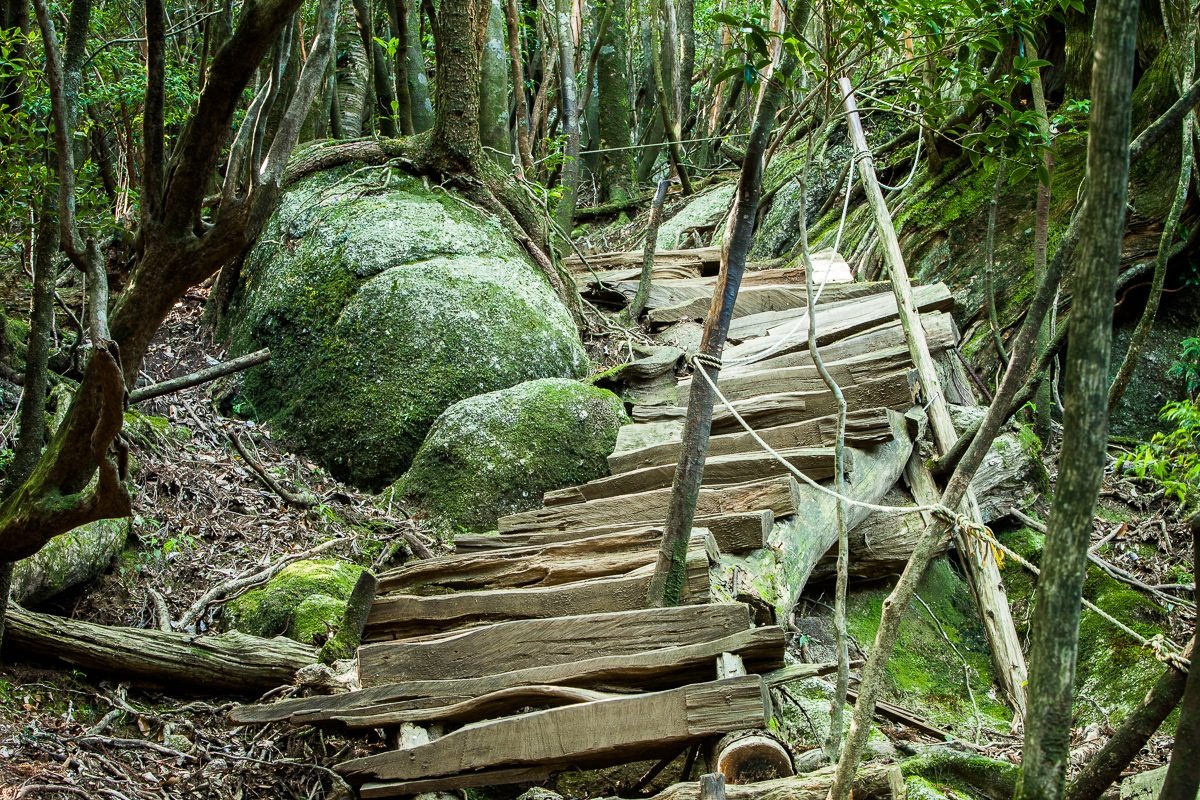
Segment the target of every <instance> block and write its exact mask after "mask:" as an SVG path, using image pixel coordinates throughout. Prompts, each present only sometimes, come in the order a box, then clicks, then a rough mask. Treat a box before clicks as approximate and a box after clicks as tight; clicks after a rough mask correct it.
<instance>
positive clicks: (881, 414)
mask: <svg viewBox="0 0 1200 800" xmlns="http://www.w3.org/2000/svg"><path fill="white" fill-rule="evenodd" d="M641 260H642V257H641V253H640V252H635V253H612V254H603V255H598V256H589V257H588V258H587V262H586V263H584V261H582V260H579V259H577V260H575V261H574V262H569V264H570V265H571V268H572V269H573V270H574V271H575V272H576V273H577V278H578V279H579V283H580V285H581V287H582V288H581V290H582V291H583V292H584V293H585V294H587V295H588V296H589V297H590V298H591V299H592V300H594V301H599V302H603V303H608V304H610V305H613V306H617V307H623V306H624V305H625V304H627V303H628V302H629V300H630V298H631V297H632V296H633V293H634V292H635V291H636V287H637V281H638V277H639V273H640V270H641ZM719 262H720V252H719V250H718V249H717V248H702V249H694V250H677V251H666V252H663V253H659V254H658V255H657V257H656V261H655V264H654V269H653V272H652V277H653V281H652V285H651V290H650V302H649V303H648V306H647V307H648V309H649V311H648V320H649V322H650V325H651V327H655V326H661V325H666V324H671V323H674V322H677V321H680V320H698V319H702V318H703V317H704V315H705V313H706V312H707V307H708V304H709V303H710V301H711V299H712V294H713V291H714V288H715V285H716V279H715V277H713V276H715V274H716V271H717V268H718V265H719ZM818 269H819V270H820V272H819V275H818V276H814V277H816V278H817V279H818V280H817V282H818V283H821V284H823V288H822V292H821V295H820V297H819V300H818V303H817V304H816V309H815V312H816V313H815V316H816V320H817V336H816V340H817V346H818V348H819V352H820V355H821V357H822V360H823V361H824V363H825V364H826V366H827V367H828V371H829V373H830V374H831V375H832V376H833V378H834V379H835V380H836V381H837V382H838V384H839V386H840V387H841V390H842V393H843V395H844V396H845V397H846V399H847V401H848V403H849V415H848V418H847V424H846V428H845V432H844V443H845V445H846V448H847V456H846V460H845V466H846V469H847V472H848V474H847V478H848V480H847V484H846V485H847V493H848V494H849V495H850V496H851V497H852V498H853V499H855V500H860V501H863V502H864V503H871V504H873V503H880V502H882V503H884V504H887V505H903V504H906V503H911V499H910V497H909V495H907V494H905V493H904V490H903V489H902V488H899V487H898V486H897V484H898V482H900V481H902V480H903V476H904V474H905V467H906V465H908V464H909V462H910V459H918V460H919V459H920V454H919V451H918V450H917V449H916V448H915V442H916V440H917V439H918V438H919V436H920V435H921V433H922V431H923V428H924V416H923V414H922V412H921V405H922V404H923V403H924V402H925V398H922V397H921V396H920V394H921V393H920V388H919V386H918V385H917V384H916V382H915V380H914V378H913V365H912V362H911V360H910V356H909V350H908V347H907V343H906V341H905V337H904V334H903V331H902V330H901V327H900V323H899V319H898V313H897V307H896V302H895V299H894V297H893V294H892V292H891V288H890V286H889V285H888V284H863V283H851V282H850V275H849V271H848V270H847V269H846V268H845V262H843V261H841V260H840V259H839V258H837V257H836V256H834V255H833V254H826V255H825V256H824V257H823V258H821V259H818ZM915 295H916V302H917V305H918V306H919V308H920V309H921V311H922V314H923V317H922V324H923V326H924V328H925V330H926V333H927V336H928V340H929V347H930V349H931V350H932V352H933V353H934V354H935V356H937V357H939V358H941V359H942V365H941V366H942V368H944V369H945V370H946V371H947V374H949V375H955V374H956V372H955V369H956V366H957V365H956V363H955V362H954V361H953V360H952V359H950V358H948V357H947V356H946V354H948V353H951V352H952V351H953V348H954V347H955V346H956V344H957V342H958V332H957V330H956V329H955V327H954V324H953V322H952V320H951V319H950V316H949V314H948V313H947V312H948V311H949V310H950V308H951V306H952V305H953V300H952V298H951V296H950V293H949V291H948V290H947V289H946V287H945V286H943V285H940V284H937V285H933V286H923V287H917V289H916V290H915ZM734 317H735V319H734V326H733V332H732V335H731V338H732V340H733V342H734V345H733V346H732V347H730V348H729V349H728V350H727V351H726V354H725V360H726V364H725V366H724V367H723V368H722V370H721V372H720V376H719V379H718V380H719V384H718V385H719V387H720V389H721V392H722V393H723V394H724V395H725V397H726V398H727V400H728V403H729V406H732V408H729V407H727V406H726V405H725V404H724V403H721V404H718V406H717V407H716V408H715V409H714V414H713V428H712V433H713V435H712V437H711V438H710V440H709V447H708V452H707V461H706V466H705V471H704V479H703V483H702V486H701V488H700V493H699V498H698V500H697V506H696V513H695V519H694V522H693V526H694V527H693V531H692V535H691V538H690V540H689V546H688V551H687V559H686V581H685V586H684V589H683V605H680V606H678V607H675V608H649V607H647V599H646V595H647V589H648V586H649V582H650V578H651V575H652V573H653V570H654V566H655V562H656V559H657V556H658V550H659V546H660V542H661V539H662V534H663V526H664V523H665V521H666V516H667V508H668V505H669V503H670V499H671V483H672V480H673V475H674V471H675V464H676V462H677V461H678V458H679V453H680V449H681V437H682V430H683V420H684V416H685V415H686V413H687V403H688V397H689V391H690V382H691V380H692V379H691V378H688V377H683V378H682V380H681V379H680V373H681V372H683V371H685V370H686V357H685V356H686V354H685V353H684V352H683V351H682V350H680V349H678V348H674V347H667V346H662V347H651V348H647V349H646V350H645V351H644V354H643V357H642V358H639V359H637V360H635V361H633V362H632V363H630V364H626V365H624V366H623V367H622V368H620V369H618V370H614V371H611V372H610V373H608V374H607V379H608V380H610V381H613V382H615V383H619V384H621V388H622V390H623V391H624V392H625V396H626V398H627V399H628V400H630V401H631V403H630V404H631V406H632V417H633V419H634V424H630V425H626V426H625V427H623V428H622V429H621V430H620V432H619V434H618V437H617V442H616V447H615V450H614V452H613V453H612V454H611V455H610V456H609V457H608V465H609V469H610V473H611V474H610V475H609V476H607V477H604V478H600V479H598V480H594V481H590V482H588V483H585V484H582V485H579V486H571V487H566V488H563V489H557V490H554V491H550V492H547V493H546V494H545V496H544V498H543V505H542V507H541V508H537V509H533V510H530V511H525V512H521V513H518V514H510V515H508V516H505V517H501V518H500V520H499V522H498V531H497V532H496V533H494V534H490V535H469V536H460V537H458V538H457V540H456V541H455V551H454V552H453V553H451V554H449V555H444V556H439V557H436V558H430V559H426V560H423V561H417V562H414V563H411V564H406V565H404V566H402V567H398V568H396V569H393V570H391V571H390V572H386V573H384V574H383V575H381V576H379V581H378V594H377V596H376V597H375V600H374V603H373V604H372V606H371V609H370V612H369V614H368V617H367V621H366V627H365V630H364V634H363V642H364V644H363V645H362V646H361V647H360V648H359V650H358V657H357V669H358V683H359V685H360V686H361V688H359V689H357V690H356V691H352V692H348V693H344V694H337V695H330V696H322V697H307V698H295V699H289V700H284V701H280V702H275V703H271V704H263V705H254V706H243V707H241V708H238V709H235V710H234V712H233V714H232V716H233V719H234V720H235V721H237V722H239V723H242V724H258V723H266V722H280V721H286V722H290V723H292V724H314V725H329V726H336V727H337V728H339V729H343V730H347V729H349V730H365V729H385V730H389V731H392V732H394V735H393V736H392V737H391V739H390V740H389V741H392V742H393V743H396V742H398V743H399V745H400V746H399V747H395V748H394V749H391V750H388V751H386V752H378V753H374V754H369V755H365V756H363V757H361V758H355V759H352V760H350V761H346V762H344V763H342V764H340V765H338V767H337V769H338V771H339V772H340V773H341V774H342V775H343V776H345V777H346V779H347V780H348V781H350V782H351V783H352V784H354V785H356V786H358V787H359V791H360V793H361V796H362V797H393V796H400V795H409V794H419V793H424V792H437V791H449V790H456V789H465V788H469V787H477V786H487V785H497V784H510V783H533V782H539V781H543V780H545V779H547V778H549V777H550V776H552V775H553V774H554V773H555V772H557V771H560V770H563V769H568V768H570V769H578V768H588V767H599V766H608V765H615V764H619V763H623V762H627V761H643V760H645V759H648V758H670V757H672V756H674V755H676V754H678V753H680V752H681V751H682V750H683V749H685V748H688V747H695V748H696V752H705V753H708V754H709V756H710V759H709V760H710V762H711V763H710V765H709V767H710V769H714V768H715V769H721V770H723V772H724V773H725V775H726V778H727V779H729V780H731V781H735V780H736V779H737V776H738V775H739V774H740V771H739V770H740V767H738V764H746V763H750V762H753V763H755V764H760V765H761V764H771V765H774V766H773V767H772V769H774V770H776V774H779V775H786V774H790V769H791V764H790V758H789V756H788V753H787V751H786V749H785V748H783V747H781V746H780V745H779V743H778V742H776V741H775V740H774V739H773V738H772V737H771V735H770V734H768V733H767V732H766V731H765V730H764V729H765V727H766V720H767V719H768V718H769V717H770V713H771V711H770V699H769V694H768V692H767V688H768V687H769V686H770V685H775V684H776V683H778V682H782V681H784V680H787V679H788V676H793V677H794V676H795V675H798V674H800V673H801V672H804V673H805V674H810V675H812V674H818V672H819V670H820V669H821V668H819V667H817V666H816V665H797V664H792V665H789V666H787V667H786V668H785V667H784V628H785V627H786V626H788V625H789V624H791V623H792V620H791V610H792V605H793V604H794V602H795V601H796V598H797V597H798V596H799V594H800V592H801V591H802V590H803V588H804V587H805V585H806V584H807V583H808V581H810V580H813V579H816V580H825V579H828V578H829V577H830V575H831V566H830V563H831V562H830V560H829V559H830V553H829V551H830V548H831V547H832V546H833V545H834V544H835V542H836V538H837V525H836V522H835V520H836V502H835V500H834V499H833V498H832V497H831V496H830V495H829V494H828V492H824V491H821V490H819V489H817V488H814V484H816V483H818V482H819V483H823V484H826V485H828V484H830V483H831V482H832V478H833V476H834V468H835V467H834V457H833V450H834V446H835V444H836V442H837V438H838V437H837V421H836V416H835V415H836V411H837V406H836V404H835V403H834V401H833V398H832V396H831V394H830V392H829V390H828V387H827V386H826V385H825V383H824V381H823V380H822V378H821V377H820V376H819V375H818V374H817V370H816V366H815V364H814V358H813V354H812V353H811V352H810V351H809V349H808V326H809V323H810V320H809V318H808V310H807V294H806V289H805V275H804V273H803V270H798V269H795V268H784V269H779V268H766V269H761V270H758V271H753V272H749V273H747V278H746V281H745V286H744V288H743V289H742V292H741V294H740V295H739V298H738V304H737V306H736V308H735V312H734ZM959 371H960V372H961V369H959ZM947 383H948V384H949V385H964V386H965V385H966V381H965V380H956V381H948V382H947ZM968 391H969V390H968ZM735 411H736V414H735V413H734V412H735ZM746 425H749V426H750V427H751V428H752V431H748V430H746V427H745V426H746ZM764 445H766V446H767V447H770V448H771V449H772V450H774V451H775V452H774V453H769V452H767V450H766V449H765V448H764ZM848 524H849V526H850V528H851V534H850V543H851V548H852V555H851V564H852V573H853V574H856V575H861V576H864V577H877V576H879V575H882V574H887V573H888V572H891V571H894V570H895V569H896V568H897V565H898V564H899V563H900V562H902V561H903V560H904V559H906V558H907V556H908V554H909V553H910V552H911V549H912V543H913V541H914V539H915V537H916V535H917V534H918V533H919V532H920V529H921V525H922V522H921V519H920V517H916V516H896V517H891V516H882V515H880V514H875V513H871V510H870V509H869V508H866V507H860V506H853V507H851V509H850V512H849V519H848ZM748 555H753V556H754V557H753V558H744V556H748ZM751 562H753V563H757V564H760V565H766V567H765V569H766V573H765V574H760V575H757V576H752V577H753V580H749V581H748V580H747V576H746V575H745V574H744V572H745V571H744V569H742V568H741V566H737V567H734V568H732V569H729V568H728V567H729V565H730V564H737V565H745V564H748V563H751ZM764 581H765V582H766V583H769V584H774V585H773V586H772V587H771V589H772V591H771V592H770V595H771V597H772V598H773V600H774V608H773V609H772V608H770V607H769V606H768V604H767V603H765V602H764V601H763V597H762V596H761V595H756V591H757V590H761V588H762V586H763V585H764ZM743 583H744V584H745V585H743ZM721 598H735V599H737V600H739V601H742V600H744V601H746V602H721V601H720V599H721ZM752 608H753V613H752ZM414 726H427V727H428V730H425V729H422V728H419V727H414ZM414 731H415V732H416V733H414ZM686 777H687V776H685V779H686Z"/></svg>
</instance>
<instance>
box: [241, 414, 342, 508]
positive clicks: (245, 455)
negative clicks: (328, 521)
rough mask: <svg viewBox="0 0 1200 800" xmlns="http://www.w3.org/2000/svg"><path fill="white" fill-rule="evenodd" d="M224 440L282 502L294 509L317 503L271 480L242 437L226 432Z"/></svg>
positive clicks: (303, 493)
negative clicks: (227, 441) (225, 439)
mask: <svg viewBox="0 0 1200 800" xmlns="http://www.w3.org/2000/svg"><path fill="white" fill-rule="evenodd" d="M225 438H227V439H228V440H229V443H230V444H232V445H233V447H234V449H235V450H237V451H238V455H240V456H241V457H242V460H243V461H245V462H246V463H247V464H248V465H249V466H250V469H252V470H254V474H255V475H257V476H258V478H259V480H261V481H262V482H263V484H265V485H266V487H267V488H268V489H270V490H271V491H272V492H274V493H275V494H277V495H279V497H280V499H282V500H283V502H285V503H287V504H288V505H289V506H294V507H296V508H312V507H313V506H315V505H316V504H317V503H318V502H319V501H318V500H317V498H316V497H314V496H313V495H312V494H310V493H308V492H301V493H299V494H297V493H296V492H293V491H291V490H290V489H287V488H285V487H284V486H283V485H282V484H280V483H279V481H277V480H275V479H274V478H272V477H271V473H269V472H267V470H266V468H265V467H263V465H262V464H260V463H259V461H258V459H256V458H254V457H253V456H252V455H250V451H249V450H247V449H246V445H245V444H243V442H242V437H241V436H240V435H238V434H236V433H228V432H226V433H225Z"/></svg>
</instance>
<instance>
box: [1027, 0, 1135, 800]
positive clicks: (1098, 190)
mask: <svg viewBox="0 0 1200 800" xmlns="http://www.w3.org/2000/svg"><path fill="white" fill-rule="evenodd" d="M1137 14H1138V3H1137V2H1136V0H1101V2H1100V3H1099V4H1098V6H1097V11H1096V25H1095V33H1094V35H1093V42H1094V47H1095V53H1096V55H1095V60H1094V62H1093V67H1092V113H1091V119H1090V126H1089V139H1088V194H1087V205H1088V210H1087V212H1086V215H1087V216H1086V220H1085V222H1084V233H1083V235H1082V245H1083V249H1082V254H1081V259H1080V261H1081V263H1080V265H1079V267H1078V268H1077V271H1076V275H1075V282H1074V287H1073V289H1074V290H1073V298H1074V299H1073V303H1072V311H1071V333H1070V342H1069V349H1068V352H1067V359H1066V370H1067V373H1066V386H1067V391H1066V396H1065V398H1064V400H1065V403H1066V415H1065V418H1064V426H1063V445H1062V457H1061V460H1060V464H1059V478H1058V486H1057V487H1056V491H1055V495H1054V504H1053V506H1052V509H1051V513H1050V535H1049V536H1047V537H1046V550H1045V554H1044V557H1043V560H1042V565H1043V570H1042V575H1041V579H1040V580H1039V581H1038V587H1037V593H1036V597H1035V600H1034V615H1033V621H1032V625H1031V632H1030V637H1029V640H1030V659H1029V661H1030V664H1031V665H1032V669H1031V670H1030V676H1029V703H1030V706H1031V707H1032V708H1037V709H1039V713H1038V714H1035V715H1032V716H1030V717H1029V718H1028V719H1027V721H1026V729H1025V742H1024V748H1023V751H1022V770H1021V778H1020V782H1019V784H1018V787H1017V792H1016V795H1015V797H1016V798H1018V800H1024V799H1025V798H1029V799H1030V800H1033V799H1034V798H1039V799H1040V798H1052V797H1060V796H1061V795H1062V792H1063V787H1064V783H1065V780H1066V767H1067V758H1068V755H1069V745H1070V741H1069V740H1070V732H1071V704H1072V700H1073V689H1074V678H1075V662H1076V658H1077V655H1078V644H1079V642H1078V637H1079V614H1080V604H1081V599H1082V592H1083V579H1084V574H1085V572H1086V570H1087V550H1088V546H1089V545H1090V544H1091V532H1092V514H1093V512H1094V510H1095V505H1096V498H1097V493H1098V491H1099V488H1100V480H1101V478H1102V477H1103V471H1104V456H1105V447H1106V445H1107V425H1108V414H1107V403H1106V395H1107V390H1108V362H1109V355H1110V351H1111V344H1112V313H1113V307H1112V295H1113V287H1114V284H1115V283H1116V278H1117V267H1118V264H1119V262H1120V256H1121V241H1122V239H1123V237H1124V232H1125V202H1126V194H1127V184H1128V175H1129V148H1128V142H1129V128H1130V108H1131V103H1130V95H1131V91H1132V87H1131V84H1132V73H1133V57H1134V53H1135V46H1136V30H1137Z"/></svg>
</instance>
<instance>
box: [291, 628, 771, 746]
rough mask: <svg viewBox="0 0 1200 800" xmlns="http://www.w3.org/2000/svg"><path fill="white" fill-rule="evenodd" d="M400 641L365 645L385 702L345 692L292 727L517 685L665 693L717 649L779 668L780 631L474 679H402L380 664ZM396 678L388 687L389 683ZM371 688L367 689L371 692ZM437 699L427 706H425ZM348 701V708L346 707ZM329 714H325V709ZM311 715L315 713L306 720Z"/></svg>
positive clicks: (703, 668)
mask: <svg viewBox="0 0 1200 800" xmlns="http://www.w3.org/2000/svg"><path fill="white" fill-rule="evenodd" d="M576 637H577V638H580V639H586V640H587V639H592V634H590V632H589V631H587V630H582V631H576ZM401 646H403V645H402V644H400V643H395V644H378V645H371V648H372V651H373V652H372V655H371V657H370V660H368V661H367V662H365V663H368V664H370V666H371V669H370V681H368V686H380V687H384V686H390V688H389V694H390V696H391V698H392V699H390V700H386V699H376V700H372V702H362V700H359V699H356V698H358V693H356V692H355V693H350V694H347V696H346V697H347V698H348V699H347V706H346V708H337V706H334V705H326V706H324V708H322V709H319V710H317V711H312V710H310V711H305V712H301V715H300V716H295V717H294V720H295V721H296V722H312V721H314V720H318V718H319V720H331V718H334V716H353V715H374V714H380V712H386V711H391V710H400V709H414V708H426V709H428V708H436V706H445V705H449V704H452V703H460V702H462V700H466V699H470V698H473V697H480V696H481V694H487V693H492V692H500V691H504V690H508V688H515V687H518V686H535V685H551V686H576V687H584V688H595V690H602V691H608V692H629V691H643V690H648V688H671V687H676V686H683V685H684V684H688V682H691V681H697V680H712V679H713V676H714V672H713V669H714V667H713V664H714V663H715V662H714V660H715V658H716V656H719V655H720V654H722V652H733V654H737V655H739V656H742V660H743V661H744V662H745V664H746V669H748V670H750V672H752V673H764V672H770V670H773V669H778V668H779V667H781V666H782V663H784V631H782V628H780V627H776V626H774V625H770V626H764V627H755V628H748V630H742V631H737V632H736V633H730V634H727V636H720V637H716V638H712V639H707V640H703V642H696V643H694V644H682V645H674V646H665V645H664V646H659V644H658V643H647V642H643V643H642V646H643V648H648V649H646V650H642V651H638V652H626V654H619V655H613V654H610V652H604V651H600V655H596V651H592V652H589V654H587V656H584V657H581V658H580V660H578V661H569V662H566V663H560V664H545V666H540V667H529V668H526V669H516V670H510V672H505V673H499V674H494V675H485V676H481V678H470V679H461V680H438V681H406V680H404V678H406V673H404V672H403V667H401V666H400V663H397V662H394V661H388V660H385V658H384V656H385V655H386V654H388V651H389V649H395V648H401ZM394 681H395V682H394ZM372 691H374V690H372ZM430 698H436V699H437V702H436V703H434V704H431V703H428V700H430ZM352 702H353V705H350V703H352ZM331 709H332V710H331ZM313 714H317V715H319V717H318V716H313Z"/></svg>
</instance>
